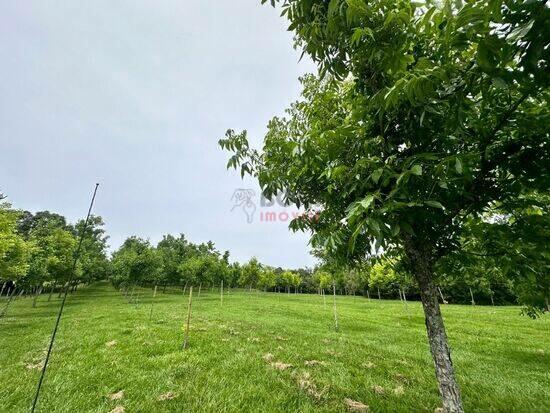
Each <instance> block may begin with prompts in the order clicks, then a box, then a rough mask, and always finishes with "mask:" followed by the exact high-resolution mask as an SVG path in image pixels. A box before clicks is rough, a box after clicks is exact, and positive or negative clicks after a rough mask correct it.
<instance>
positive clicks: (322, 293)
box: [321, 288, 327, 310]
mask: <svg viewBox="0 0 550 413" xmlns="http://www.w3.org/2000/svg"><path fill="white" fill-rule="evenodd" d="M321 295H322V296H323V307H324V308H325V310H326V309H327V297H326V295H325V289H324V288H323V289H322V290H321Z"/></svg>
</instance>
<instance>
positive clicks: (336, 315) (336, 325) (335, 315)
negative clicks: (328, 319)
mask: <svg viewBox="0 0 550 413" xmlns="http://www.w3.org/2000/svg"><path fill="white" fill-rule="evenodd" d="M332 298H333V300H334V329H335V330H336V331H338V311H337V310H336V284H333V286H332Z"/></svg>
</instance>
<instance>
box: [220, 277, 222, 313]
mask: <svg viewBox="0 0 550 413" xmlns="http://www.w3.org/2000/svg"><path fill="white" fill-rule="evenodd" d="M220 305H221V306H222V307H223V280H222V285H221V286H220Z"/></svg>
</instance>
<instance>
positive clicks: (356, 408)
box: [344, 399, 369, 412]
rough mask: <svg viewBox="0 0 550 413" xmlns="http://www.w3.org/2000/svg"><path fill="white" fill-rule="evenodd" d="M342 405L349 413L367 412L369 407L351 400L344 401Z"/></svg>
mask: <svg viewBox="0 0 550 413" xmlns="http://www.w3.org/2000/svg"><path fill="white" fill-rule="evenodd" d="M344 403H345V404H346V407H347V408H348V410H349V411H350V412H368V411H369V406H367V405H366V404H364V403H361V402H358V401H356V400H352V399H344Z"/></svg>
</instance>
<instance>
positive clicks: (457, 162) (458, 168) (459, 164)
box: [455, 158, 462, 175]
mask: <svg viewBox="0 0 550 413" xmlns="http://www.w3.org/2000/svg"><path fill="white" fill-rule="evenodd" d="M455 169H456V172H457V173H458V174H461V175H462V162H461V160H460V158H455Z"/></svg>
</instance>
